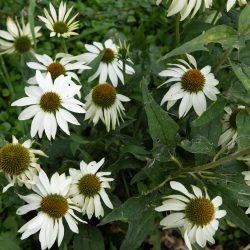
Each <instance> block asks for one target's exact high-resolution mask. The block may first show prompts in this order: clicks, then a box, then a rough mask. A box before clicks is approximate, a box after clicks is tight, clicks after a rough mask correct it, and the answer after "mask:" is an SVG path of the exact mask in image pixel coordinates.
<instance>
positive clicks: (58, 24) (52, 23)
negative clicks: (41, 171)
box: [38, 1, 79, 38]
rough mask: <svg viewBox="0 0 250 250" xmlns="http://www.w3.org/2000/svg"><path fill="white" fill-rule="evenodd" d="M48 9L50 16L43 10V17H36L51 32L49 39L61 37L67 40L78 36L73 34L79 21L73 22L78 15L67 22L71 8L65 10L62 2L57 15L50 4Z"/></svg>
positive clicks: (65, 5) (65, 6)
mask: <svg viewBox="0 0 250 250" xmlns="http://www.w3.org/2000/svg"><path fill="white" fill-rule="evenodd" d="M49 8H50V14H49V12H48V11H47V10H46V9H44V15H45V17H43V16H38V17H39V18H40V19H41V20H42V21H43V22H44V23H45V25H46V27H47V28H48V29H49V30H50V31H51V32H50V36H51V37H53V36H57V37H61V36H62V37H64V38H68V37H70V36H73V35H77V34H78V33H76V32H75V30H76V29H78V26H79V21H74V20H75V18H76V16H77V15H78V14H76V15H75V16H73V17H72V18H71V19H70V20H68V18H69V15H70V13H71V11H72V9H73V7H71V8H70V9H69V10H67V4H66V3H64V2H63V1H62V2H61V3H60V6H59V10H58V13H57V12H56V10H55V8H54V6H53V5H52V3H50V4H49Z"/></svg>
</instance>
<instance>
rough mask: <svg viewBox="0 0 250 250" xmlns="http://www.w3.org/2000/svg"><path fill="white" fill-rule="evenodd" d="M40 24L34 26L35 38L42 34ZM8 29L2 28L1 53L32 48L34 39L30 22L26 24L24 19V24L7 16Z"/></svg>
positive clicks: (0, 36) (26, 50)
mask: <svg viewBox="0 0 250 250" xmlns="http://www.w3.org/2000/svg"><path fill="white" fill-rule="evenodd" d="M40 29H41V27H40V26H35V27H34V32H35V38H38V37H40V36H41V33H40V32H39V30H40ZM7 30H8V31H5V30H0V54H5V53H6V54H11V53H15V52H17V53H25V52H28V51H30V50H31V48H32V45H33V44H34V40H33V37H32V32H31V29H30V24H29V23H27V24H26V25H25V23H24V20H23V19H22V25H20V24H19V22H18V21H17V20H16V22H14V21H13V19H12V18H10V17H8V18H7Z"/></svg>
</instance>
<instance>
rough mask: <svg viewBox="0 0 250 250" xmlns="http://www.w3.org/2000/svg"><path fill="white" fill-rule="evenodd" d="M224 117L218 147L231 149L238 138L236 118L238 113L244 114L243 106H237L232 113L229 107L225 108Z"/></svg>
mask: <svg viewBox="0 0 250 250" xmlns="http://www.w3.org/2000/svg"><path fill="white" fill-rule="evenodd" d="M224 110H225V112H226V113H225V115H224V117H223V125H222V129H223V133H222V135H221V136H220V138H219V142H218V146H222V147H227V148H228V149H232V148H233V147H234V146H235V143H236V139H237V136H238V133H237V126H236V118H237V115H238V114H239V112H242V111H243V112H246V108H245V106H240V105H239V106H238V108H237V109H235V110H234V111H233V110H232V109H231V108H230V107H225V109H224Z"/></svg>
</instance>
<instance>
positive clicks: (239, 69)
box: [230, 61, 250, 91]
mask: <svg viewBox="0 0 250 250" xmlns="http://www.w3.org/2000/svg"><path fill="white" fill-rule="evenodd" d="M230 64H231V66H232V69H233V71H234V73H235V75H236V76H237V78H238V79H239V80H240V82H241V83H242V85H243V86H244V87H245V89H246V90H247V91H249V90H250V68H249V67H247V66H246V65H241V66H240V65H238V64H236V63H234V62H232V61H231V62H230Z"/></svg>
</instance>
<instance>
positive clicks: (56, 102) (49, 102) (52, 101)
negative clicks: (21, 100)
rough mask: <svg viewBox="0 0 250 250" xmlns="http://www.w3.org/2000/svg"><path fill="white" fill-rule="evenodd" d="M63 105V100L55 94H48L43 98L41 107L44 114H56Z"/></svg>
mask: <svg viewBox="0 0 250 250" xmlns="http://www.w3.org/2000/svg"><path fill="white" fill-rule="evenodd" d="M60 105H61V98H60V96H59V95H58V94H57V93H55V92H46V93H44V94H43V95H42V96H41V99H40V107H41V109H42V110H43V111H44V112H49V113H52V112H55V111H57V110H58V109H59V107H60Z"/></svg>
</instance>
